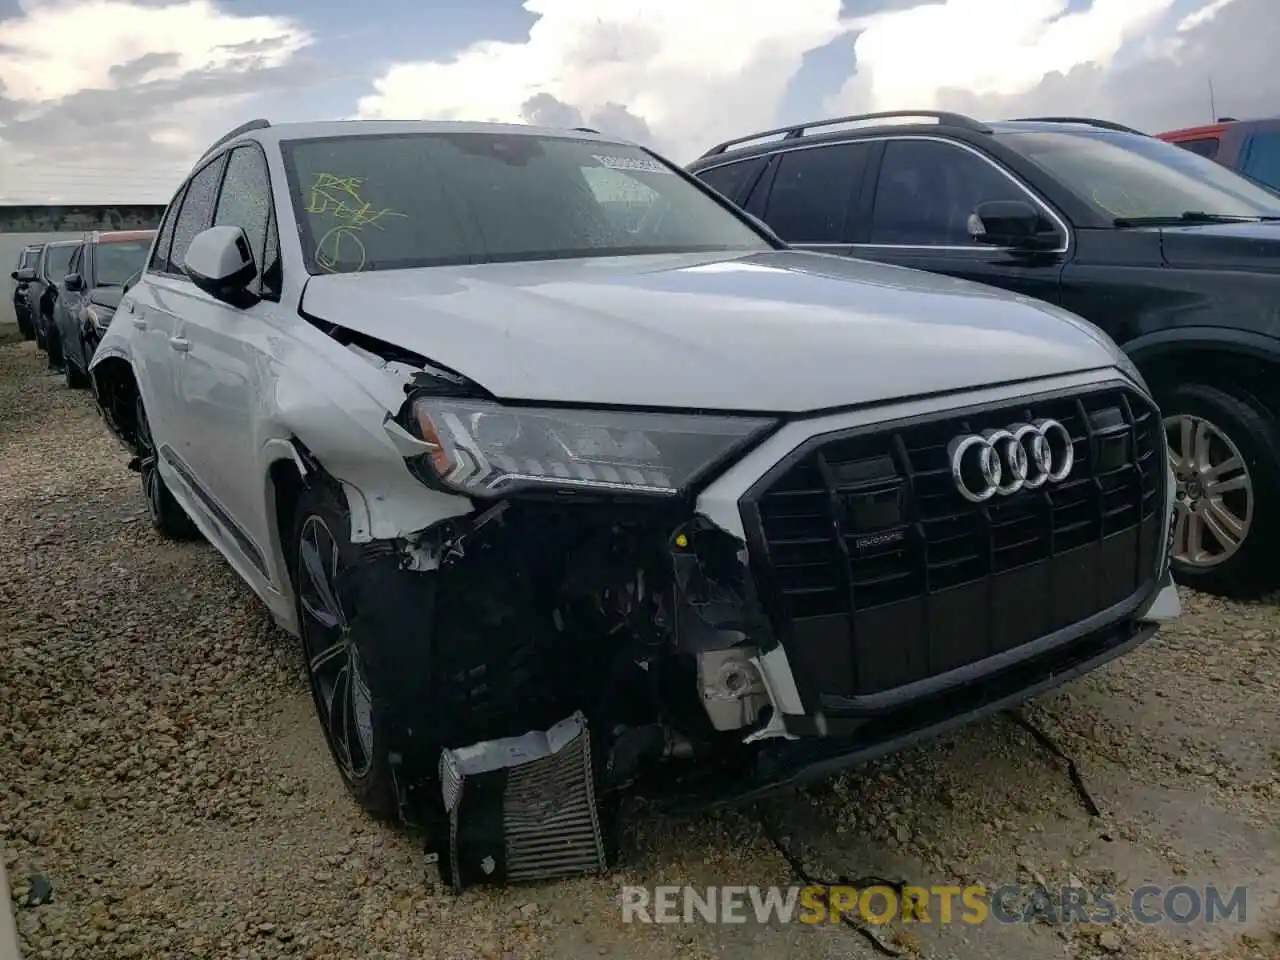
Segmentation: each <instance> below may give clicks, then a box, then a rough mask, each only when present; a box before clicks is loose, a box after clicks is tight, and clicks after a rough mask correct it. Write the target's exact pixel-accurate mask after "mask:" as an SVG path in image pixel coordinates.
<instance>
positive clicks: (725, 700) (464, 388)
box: [89, 121, 1178, 878]
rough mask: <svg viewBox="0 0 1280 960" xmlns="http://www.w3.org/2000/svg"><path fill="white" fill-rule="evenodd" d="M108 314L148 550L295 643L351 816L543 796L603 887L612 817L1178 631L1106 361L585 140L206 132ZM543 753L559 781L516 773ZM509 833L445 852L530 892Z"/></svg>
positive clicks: (779, 778) (995, 309) (892, 741)
mask: <svg viewBox="0 0 1280 960" xmlns="http://www.w3.org/2000/svg"><path fill="white" fill-rule="evenodd" d="M428 170H429V171H430V176H425V175H424V171H428ZM621 196H629V197H633V198H636V199H635V200H634V201H628V203H625V204H624V203H620V202H619V199H618V198H619V197H621ZM635 202H643V203H645V204H646V205H647V208H648V209H647V210H646V211H645V212H644V215H641V216H638V217H637V216H636V215H635V214H636V211H635V210H634V209H628V207H629V206H630V205H632V204H633V203H635ZM117 315H118V316H125V317H127V318H128V322H121V321H120V320H119V319H117V320H116V321H115V322H113V323H112V324H111V326H110V328H109V329H108V330H107V332H106V334H105V336H104V337H103V340H102V343H101V345H100V346H99V347H98V350H97V352H96V354H95V355H94V358H93V360H92V362H91V364H90V369H89V372H90V374H91V377H92V379H93V384H94V390H95V397H96V398H97V401H98V405H99V408H100V410H101V412H102V415H103V417H104V419H105V421H106V423H107V424H108V426H109V427H110V428H111V429H112V430H113V431H114V432H115V433H116V434H117V436H118V437H119V438H120V439H121V440H123V441H124V443H125V444H126V445H127V446H128V447H129V449H130V450H131V451H132V453H133V454H134V457H135V460H134V464H135V466H136V468H137V469H138V470H139V472H140V474H141V477H142V486H143V489H144V492H145V494H146V499H147V503H148V505H149V508H150V511H151V517H152V521H153V523H154V525H155V527H156V529H157V530H158V531H159V532H160V533H161V535H164V536H171V537H184V536H188V535H190V534H191V533H192V532H193V530H197V529H198V530H199V531H200V532H201V533H203V534H204V536H206V537H207V538H208V539H209V540H210V541H211V542H212V543H213V545H214V546H215V547H216V548H217V549H218V550H219V551H221V552H222V554H223V555H224V556H225V558H226V559H227V561H228V562H229V563H230V564H231V566H232V567H234V568H235V570H236V571H237V572H238V573H239V574H240V576H241V577H242V578H243V579H244V580H245V581H246V582H247V583H248V584H249V586H250V587H251V588H252V589H253V590H254V591H255V592H256V593H257V594H258V596H259V597H261V598H262V600H263V601H264V602H265V603H266V604H267V606H268V607H269V608H270V609H271V612H272V614H273V615H274V616H275V618H276V620H277V621H278V622H279V623H280V624H281V625H282V626H283V627H284V628H285V629H286V630H289V631H290V632H292V633H294V634H296V635H298V636H300V637H301V639H302V643H303V646H304V649H305V651H306V662H307V668H308V674H309V677H310V682H311V686H312V691H313V694H314V699H315V703H316V708H317V712H318V714H319V717H320V720H321V722H322V724H323V726H324V729H325V732H326V736H327V737H328V741H329V745H330V748H331V751H332V753H333V756H334V759H335V761H336V764H337V766H338V767H339V769H340V770H341V773H342V776H343V778H344V780H345V782H346V783H347V785H348V786H349V787H350V789H351V791H352V792H353V793H354V794H355V796H356V797H357V798H358V799H359V800H360V802H361V803H363V804H364V805H365V807H366V808H367V809H368V810H370V811H371V812H373V813H375V814H377V815H384V816H392V815H395V814H397V813H399V814H400V815H402V816H406V817H412V818H413V819H415V820H417V821H418V822H424V821H425V822H426V823H428V824H434V825H436V826H437V827H438V826H439V824H440V823H442V822H444V818H445V815H446V813H448V816H449V817H451V818H453V821H452V828H451V829H452V831H453V834H452V835H454V836H463V837H467V836H474V834H473V833H469V832H468V830H469V828H468V827H467V826H466V821H465V819H464V820H463V821H462V822H463V826H461V827H459V826H458V818H459V816H460V815H459V813H458V810H459V809H462V810H463V811H464V813H465V812H466V811H467V809H468V808H467V803H468V801H466V800H465V799H463V800H461V801H459V799H458V798H459V797H460V796H467V795H468V794H466V791H467V790H471V789H481V790H484V789H488V790H492V791H495V792H494V793H493V794H491V797H492V796H496V797H498V798H499V799H502V798H504V797H505V799H502V802H496V801H495V803H494V804H488V803H487V802H486V803H485V804H482V805H481V807H482V810H481V811H480V812H476V811H474V809H473V815H475V816H479V817H481V818H483V817H485V816H486V815H492V816H496V817H499V819H501V818H502V817H504V816H510V817H518V816H520V815H522V813H521V812H522V811H523V812H524V813H529V815H530V816H533V813H532V812H530V811H532V810H533V808H535V807H540V806H542V805H544V804H548V803H549V804H553V805H554V804H561V805H560V806H559V807H558V809H560V810H561V811H562V813H563V815H562V816H560V817H558V819H556V820H554V821H551V822H550V824H549V825H548V824H546V823H544V820H545V818H544V817H543V816H542V815H538V816H537V817H536V821H537V822H538V823H543V824H544V825H543V826H542V827H539V828H538V831H536V832H535V835H534V840H535V841H536V842H537V843H541V842H544V841H545V840H546V839H547V836H548V834H547V831H551V835H553V836H554V837H556V838H557V839H559V840H561V841H563V842H564V844H565V846H564V852H565V856H566V858H567V859H572V858H573V857H578V858H579V859H578V860H577V861H575V862H594V858H595V853H594V851H596V850H598V849H601V848H600V847H599V846H598V842H599V841H600V833H599V824H598V823H597V820H596V812H597V809H614V807H613V805H612V802H613V800H614V799H616V798H617V797H618V796H619V795H620V794H621V793H622V792H623V791H626V790H629V789H657V787H655V786H654V784H655V782H661V783H665V784H670V783H671V782H672V778H674V782H675V783H677V784H678V789H679V791H680V792H679V796H680V797H681V798H685V799H686V800H687V799H688V798H700V799H699V802H701V800H705V799H707V798H719V799H724V798H726V797H727V798H733V799H741V798H743V797H745V796H750V795H753V793H754V792H755V791H758V790H766V789H771V788H774V787H777V786H779V785H782V784H785V783H791V782H795V781H797V780H803V779H805V778H809V777H815V776H821V775H824V774H826V773H828V772H830V771H832V770H834V769H838V768H840V767H842V766H847V765H849V764H851V763H853V762H856V761H858V760H861V759H864V758H866V757H868V756H871V755H875V754H878V753H881V752H883V751H885V750H887V749H891V748H893V747H894V746H896V745H899V744H901V743H904V742H908V741H910V740H913V739H916V738H919V737H923V736H928V735H931V734H933V733H936V732H937V731H940V730H942V729H946V728H948V727H950V726H953V725H955V724H957V723H960V722H963V721H965V720H968V719H971V718H973V717H975V716H979V715H983V714H986V713H989V712H991V711H995V710H998V709H1001V708H1003V707H1006V706H1008V705H1010V704H1012V703H1016V702H1018V701H1021V700H1023V699H1025V698H1026V697H1029V696H1032V695H1034V694H1036V693H1038V692H1040V691H1042V690H1045V689H1048V688H1050V687H1053V686H1056V685H1058V684H1060V683H1062V682H1064V681H1065V680H1067V679H1068V678H1070V677H1073V676H1077V675H1079V674H1081V673H1083V672H1086V671H1088V670H1091V669H1093V668H1094V667H1096V666H1098V665H1099V664H1101V663H1103V662H1105V661H1108V660H1110V659H1111V658H1113V657H1115V656H1118V655H1119V654H1121V653H1123V652H1125V651H1126V650H1129V649H1132V648H1133V647H1134V646H1135V645H1136V644H1139V643H1141V642H1143V641H1144V640H1145V639H1146V638H1148V637H1149V636H1151V634H1152V633H1153V632H1154V630H1155V629H1156V627H1157V624H1158V623H1159V622H1160V621H1161V620H1163V619H1165V618H1167V617H1169V616H1172V615H1174V614H1175V613H1176V612H1177V609H1178V602H1177V594H1176V591H1175V590H1174V587H1173V585H1172V581H1171V579H1170V577H1169V568H1168V541H1169V537H1170V533H1171V514H1172V504H1173V494H1174V485H1173V481H1172V477H1171V473H1170V470H1169V465H1168V462H1167V451H1166V445H1165V440H1164V433H1163V431H1162V430H1161V428H1160V420H1159V412H1158V410H1157V408H1156V405H1155V403H1154V401H1153V400H1152V398H1151V396H1150V395H1149V393H1148V391H1147V389H1146V387H1145V386H1144V385H1143V381H1142V378H1141V377H1140V376H1139V375H1138V373H1137V371H1136V370H1135V369H1134V367H1133V365H1132V363H1130V361H1129V360H1128V358H1127V357H1126V356H1125V355H1124V354H1123V353H1122V352H1120V350H1119V349H1118V348H1116V346H1115V344H1114V343H1112V342H1111V341H1110V340H1109V339H1108V338H1107V337H1106V336H1104V335H1103V334H1101V333H1099V332H1098V331H1097V330H1096V329H1095V328H1094V327H1092V326H1090V325H1089V324H1087V323H1085V322H1084V321H1082V320H1080V319H1079V318H1077V317H1074V316H1073V315H1071V314H1070V313H1068V312H1067V311H1065V310H1062V309H1060V308H1058V307H1054V306H1051V305H1048V304H1045V303H1040V302H1037V301H1035V300H1032V299H1029V298H1025V297H1019V296H1015V295H1011V294H1008V293H1005V292H1003V291H1000V290H996V289H994V288H991V287H984V286H981V285H978V284H971V283H965V282H962V281H959V280H953V279H950V278H946V277H937V276H932V275H930V274H927V273H923V272H916V271H905V270H899V269H894V268H892V267H885V266H881V265H877V264H870V263H864V262H858V261H855V260H839V259H836V258H833V257H821V256H815V255H813V254H810V253H805V252H801V251H792V250H787V249H785V248H784V246H783V245H782V244H781V243H779V242H778V241H776V240H775V239H774V238H772V237H771V236H770V235H769V234H768V232H767V231H762V230H760V229H759V228H758V227H757V226H756V225H755V224H754V223H753V222H752V221H751V220H750V219H749V218H748V217H746V216H744V215H743V214H742V213H741V212H740V211H738V210H736V208H734V207H733V205H732V204H730V203H728V202H727V201H726V200H724V199H723V198H721V197H720V196H719V195H718V194H716V193H715V192H714V191H711V190H709V189H707V188H706V187H704V186H702V185H701V184H699V182H698V181H697V180H696V179H695V178H693V177H691V176H689V175H688V174H686V173H684V172H683V171H682V170H680V169H679V168H678V167H675V166H673V165H672V164H670V163H669V162H668V161H666V160H664V159H663V158H661V157H659V156H658V155H656V154H654V153H651V152H650V151H648V150H645V149H642V148H640V147H637V146H635V145H632V144H630V143H624V142H619V141H617V140H614V139H610V138H608V137H605V136H601V135H598V134H595V133H590V132H584V131H567V130H550V129H543V128H538V127H527V126H502V125H494V124H461V123H446V122H435V123H433V122H370V121H363V122H343V123H297V124H284V125H279V126H275V125H268V124H267V123H266V122H265V121H258V122H255V123H251V124H248V125H246V126H244V127H241V128H237V130H235V131H232V132H231V133H230V134H228V135H227V136H226V137H225V138H223V139H222V140H221V141H219V142H218V143H217V144H215V145H214V146H213V147H212V148H210V150H209V152H207V153H206V154H205V156H204V157H202V158H201V159H200V160H199V161H198V164H197V166H196V167H195V169H194V171H193V172H192V173H191V175H190V176H189V178H188V179H187V181H186V182H185V183H184V184H183V185H182V187H181V188H180V189H179V191H178V193H177V195H176V196H175V197H174V199H173V201H172V202H171V204H170V205H169V207H168V212H167V213H166V215H165V218H164V221H163V223H162V225H161V227H160V232H159V235H158V238H157V240H156V243H155V245H154V249H153V250H152V252H151V255H150V258H149V262H148V265H147V267H146V269H145V271H144V272H143V274H142V277H141V279H140V280H139V281H138V282H137V284H136V285H135V286H134V287H132V289H130V291H129V292H128V294H127V295H126V296H125V297H124V298H123V299H122V301H121V304H120V308H119V309H118V310H117ZM588 728H589V731H590V738H589V740H585V741H584V740H583V737H585V736H587V733H586V732H585V731H587V730H588ZM509 738H516V739H514V740H512V739H509ZM566 741H570V742H572V743H575V744H577V745H578V746H577V747H575V748H574V749H576V750H578V751H579V752H578V753H575V754H573V756H575V757H578V758H581V757H583V756H587V760H588V762H587V764H586V767H585V769H586V770H587V771H588V773H589V775H587V776H586V777H585V779H583V778H582V777H579V778H578V779H577V780H572V779H571V778H570V777H569V776H568V775H567V774H565V775H561V773H563V771H562V772H561V773H557V774H556V775H554V776H552V775H546V776H534V775H533V774H529V773H528V771H527V770H526V769H525V768H524V766H522V763H523V761H529V760H531V758H538V759H536V760H533V761H531V762H532V765H533V766H537V765H538V764H543V763H544V762H545V763H547V764H553V763H556V762H559V761H558V760H557V759H556V758H557V757H560V758H561V759H563V758H562V756H561V755H562V753H563V751H567V750H569V749H570V748H569V747H565V746H563V744H564V743H565V742H566ZM584 743H589V744H590V750H589V751H587V753H585V754H584V753H583V752H582V751H583V750H585V747H583V744H584ZM591 756H594V757H596V758H597V759H596V760H595V761H590V759H589V758H590V757H591ZM564 762H566V763H568V762H569V761H564ZM577 762H578V761H577V760H574V761H573V763H577ZM538 769H540V770H543V772H544V773H545V771H546V768H545V767H539V768H538ZM573 769H575V770H577V771H578V774H581V773H582V769H583V767H582V766H581V765H579V766H577V767H573ZM494 771H498V772H499V773H501V774H502V775H501V776H500V777H499V782H498V783H497V784H496V785H495V784H494V783H493V781H492V780H490V781H489V782H490V786H489V787H484V786H483V785H484V784H485V782H486V777H487V776H488V775H489V774H491V773H493V772H494ZM655 773H656V775H658V776H659V777H660V781H655V780H654V779H653V778H654V776H655ZM526 774H528V775H526ZM442 778H443V779H442ZM532 780H536V781H537V782H536V783H534V782H532ZM476 783H479V784H480V785H481V786H479V787H477V786H475V784H476ZM467 784H472V786H470V787H469V786H466V785H467ZM574 791H582V792H574ZM566 794H569V798H568V799H566ZM570 800H572V804H571V803H570ZM459 803H461V804H462V807H461V808H459V806H458V804H459ZM597 803H600V804H604V805H606V806H605V807H602V808H597V806H596V804H597ZM504 804H506V806H504ZM473 808H474V804H473ZM484 810H487V811H489V814H485V813H484V812H483V811H484ZM504 810H505V811H506V813H502V811H504ZM423 811H426V812H425V813H423ZM512 811H514V812H512ZM602 816H603V815H602ZM502 823H503V826H504V829H505V828H510V827H511V821H503V822H502ZM491 826H492V824H491ZM579 829H581V831H582V832H581V833H578V832H576V831H578V830H579ZM448 832H449V831H446V833H448ZM506 839H507V840H508V841H509V843H508V845H507V846H504V845H503V844H502V843H498V844H497V845H496V846H493V847H491V848H488V849H486V850H485V856H492V857H498V858H501V857H503V856H505V857H506V858H507V862H506V863H505V864H501V863H499V864H498V866H497V867H496V868H495V867H494V861H493V860H489V861H488V865H489V866H488V869H487V870H484V871H481V869H480V868H479V867H477V866H475V863H476V860H470V861H468V862H467V863H466V864H463V865H462V866H461V867H459V866H458V864H459V859H458V858H459V856H461V854H459V853H458V851H457V850H456V849H455V850H453V852H452V853H451V854H450V855H451V857H452V862H453V863H454V865H455V868H457V869H461V870H462V871H463V873H464V874H466V873H467V872H468V871H472V873H471V875H475V876H478V875H480V873H481V872H483V873H485V874H486V875H492V874H493V871H494V869H497V876H500V877H508V878H510V877H515V876H517V875H518V876H522V877H528V876H532V875H535V874H537V875H547V872H548V871H549V872H550V873H554V872H555V870H554V869H553V866H554V865H552V864H550V863H549V862H548V861H547V860H546V859H545V858H544V859H542V860H538V858H537V856H536V854H535V853H533V852H531V850H530V848H529V847H528V846H526V845H525V844H526V841H528V842H533V841H529V840H528V835H526V834H519V835H517V833H511V832H508V833H507V834H506ZM459 842H461V841H459ZM584 844H585V846H584ZM446 846H447V843H446ZM504 850H505V851H506V852H505V854H504V853H503V851H504ZM513 858H514V859H513ZM464 859H465V857H464ZM477 859H478V858H477ZM515 861H518V862H515Z"/></svg>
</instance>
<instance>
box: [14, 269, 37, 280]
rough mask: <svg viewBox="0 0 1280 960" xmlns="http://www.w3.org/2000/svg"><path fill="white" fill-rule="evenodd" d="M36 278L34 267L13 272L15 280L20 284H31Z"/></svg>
mask: <svg viewBox="0 0 1280 960" xmlns="http://www.w3.org/2000/svg"><path fill="white" fill-rule="evenodd" d="M35 278H36V271H35V268H34V267H23V268H22V269H21V270H15V271H13V279H15V280H17V281H18V282H19V283H30V282H31V281H32V280H34V279H35Z"/></svg>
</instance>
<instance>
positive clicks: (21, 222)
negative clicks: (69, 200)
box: [0, 204, 164, 323]
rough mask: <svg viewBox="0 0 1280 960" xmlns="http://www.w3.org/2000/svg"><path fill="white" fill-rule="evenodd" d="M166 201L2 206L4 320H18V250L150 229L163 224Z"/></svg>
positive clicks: (1, 313) (1, 311) (0, 249)
mask: <svg viewBox="0 0 1280 960" xmlns="http://www.w3.org/2000/svg"><path fill="white" fill-rule="evenodd" d="M163 214H164V206H163V205H162V204H145V205H143V204H133V205H116V206H111V205H107V204H102V205H98V206H76V207H20V206H14V207H0V270H3V271H4V275H3V278H0V279H2V280H3V285H2V286H0V289H3V290H4V291H5V294H4V300H3V302H0V323H15V322H16V318H15V317H14V315H13V281H12V280H11V279H9V271H11V270H12V269H13V268H14V265H15V264H17V262H18V251H20V250H21V249H22V248H23V247H25V246H26V245H27V244H29V243H38V242H40V241H49V240H79V239H80V238H81V237H83V236H84V235H85V233H87V232H89V231H92V230H150V229H154V228H155V227H158V226H159V225H160V217H161V216H163Z"/></svg>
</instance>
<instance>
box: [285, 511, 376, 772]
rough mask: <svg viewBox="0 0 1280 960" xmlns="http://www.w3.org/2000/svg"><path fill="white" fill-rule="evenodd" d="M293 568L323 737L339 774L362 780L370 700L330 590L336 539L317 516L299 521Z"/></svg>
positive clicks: (368, 748) (367, 764)
mask: <svg viewBox="0 0 1280 960" xmlns="http://www.w3.org/2000/svg"><path fill="white" fill-rule="evenodd" d="M297 569H298V596H299V598H300V601H301V607H302V624H301V626H302V642H303V650H304V653H305V655H306V658H307V671H308V672H309V673H310V679H311V689H312V692H313V694H314V696H315V700H316V706H317V707H318V708H319V710H320V713H321V717H320V719H321V722H322V723H323V725H324V729H325V736H326V737H327V739H328V741H329V746H330V748H331V749H332V751H333V754H334V757H335V759H336V760H337V762H338V765H339V767H340V768H341V769H342V772H343V775H344V776H346V777H348V778H349V779H351V780H362V779H364V777H366V776H367V775H368V773H369V770H370V768H371V767H372V766H373V698H372V697H371V696H370V693H369V687H368V684H367V683H366V681H365V678H364V672H363V669H362V665H361V661H360V651H359V649H358V648H357V647H356V645H355V644H354V643H352V642H351V631H350V628H349V626H348V623H347V617H346V614H345V612H344V611H343V609H342V606H341V604H340V603H339V602H338V593H337V590H336V589H335V588H334V583H335V582H336V580H337V575H338V570H339V569H340V554H339V550H338V542H337V540H336V539H335V538H334V536H333V534H332V533H331V532H330V530H329V527H328V526H327V525H326V524H325V522H324V520H322V519H321V518H320V517H317V516H311V517H308V518H307V519H306V521H305V522H304V523H303V525H302V535H301V537H300V538H299V544H298V568H297Z"/></svg>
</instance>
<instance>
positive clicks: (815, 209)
mask: <svg viewBox="0 0 1280 960" xmlns="http://www.w3.org/2000/svg"><path fill="white" fill-rule="evenodd" d="M870 155H871V145H870V144H867V143H835V144H831V145H829V146H824V147H807V148H804V149H800V150H789V151H787V152H786V153H783V154H782V155H781V156H780V157H779V161H778V172H777V174H776V175H775V176H774V178H773V187H772V189H771V190H770V191H769V202H768V203H767V204H766V206H765V211H764V218H763V219H764V221H765V223H767V224H769V226H771V227H772V228H773V230H774V232H775V233H777V234H778V236H780V237H781V238H782V239H783V240H786V241H787V242H789V243H841V242H845V243H848V242H850V240H851V237H850V235H849V233H848V231H847V230H846V221H847V220H848V214H849V206H850V203H851V202H852V200H853V199H854V198H855V197H856V196H857V193H858V190H859V189H860V188H861V186H862V176H863V174H864V173H865V172H866V169H867V158H868V157H869V156H870Z"/></svg>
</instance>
